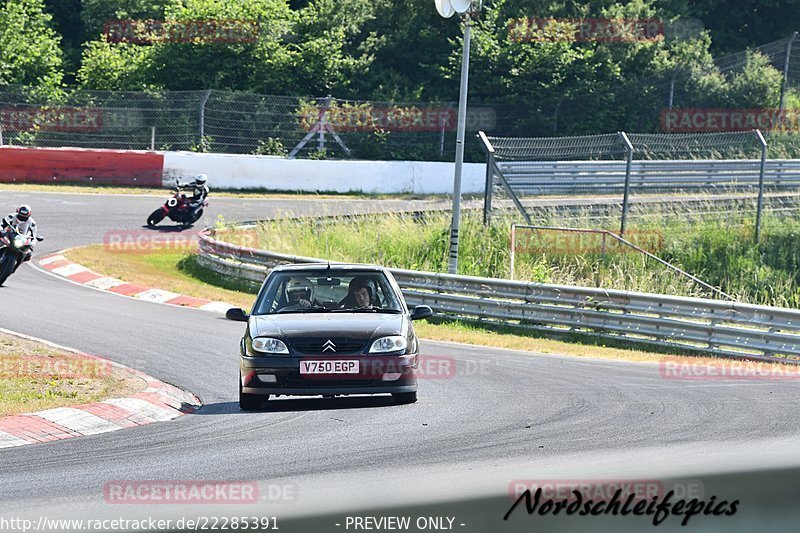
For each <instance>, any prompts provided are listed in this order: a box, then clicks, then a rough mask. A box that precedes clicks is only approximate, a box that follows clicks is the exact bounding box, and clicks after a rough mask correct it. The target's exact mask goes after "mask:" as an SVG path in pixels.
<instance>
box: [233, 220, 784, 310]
mask: <svg viewBox="0 0 800 533" xmlns="http://www.w3.org/2000/svg"><path fill="white" fill-rule="evenodd" d="M540 215H541V217H540V223H541V224H543V225H561V226H565V225H568V226H572V227H590V228H592V227H599V228H602V227H604V226H605V229H612V230H616V228H612V227H611V226H610V225H611V224H612V223H613V224H616V223H617V222H616V219H615V217H605V216H603V215H602V214H598V213H597V212H594V211H591V212H590V211H588V210H587V211H584V212H582V211H581V210H578V211H576V212H573V213H571V214H569V215H568V216H565V215H563V214H559V213H558V212H557V211H552V212H546V211H543V212H541V213H540ZM640 215H641V214H640ZM648 215H649V216H639V217H638V218H636V219H635V220H634V222H633V223H632V225H631V226H629V227H630V228H631V229H630V232H629V235H630V239H631V240H633V241H634V242H635V241H637V239H639V240H640V241H641V244H642V246H643V247H645V248H650V249H652V250H651V251H653V252H654V253H655V254H656V255H657V256H659V257H660V258H662V259H664V260H666V261H668V262H669V263H671V264H673V265H675V266H677V267H679V268H682V269H684V270H686V271H687V272H689V273H691V274H693V275H694V276H697V277H698V278H700V279H702V280H703V281H705V282H707V283H709V284H711V285H712V286H715V287H718V288H720V289H721V290H723V291H724V292H726V293H728V294H731V295H733V296H734V297H736V298H737V299H738V300H739V301H742V302H750V303H760V304H767V305H779V306H784V307H798V308H800V216H798V215H796V214H795V215H792V216H788V217H787V216H785V217H780V218H779V217H777V216H765V218H764V220H763V222H762V224H763V225H762V230H761V242H760V244H759V245H756V244H755V241H754V238H753V234H754V231H753V228H754V222H753V220H752V219H751V217H750V215H749V214H746V215H744V216H731V217H725V216H720V213H712V214H705V215H703V216H694V217H692V216H688V215H687V214H686V212H681V211H680V209H674V210H665V211H662V212H659V213H648ZM518 221H519V220H518V217H516V216H515V215H505V216H499V217H496V218H495V219H494V220H493V222H492V224H491V225H490V226H489V227H485V226H484V225H483V221H482V216H481V213H479V212H474V211H467V212H465V213H464V215H463V218H462V223H461V232H460V237H461V239H460V246H459V273H460V274H466V275H474V276H483V277H497V278H508V277H509V275H510V271H509V265H510V225H511V223H512V222H518ZM449 226H450V214H449V212H432V213H427V214H425V215H422V216H412V215H405V214H381V215H371V216H364V217H357V218H352V219H347V220H343V219H336V220H308V219H305V220H291V219H279V220H275V221H268V222H262V223H260V224H259V226H258V227H257V228H256V230H255V234H254V235H253V234H252V233H250V234H249V235H244V234H241V233H238V234H237V232H232V233H230V234H226V235H225V239H226V240H231V241H234V242H237V241H239V242H245V241H246V242H247V243H248V244H250V245H253V237H255V245H256V246H257V247H260V248H265V249H269V250H274V251H279V252H284V253H291V254H296V255H302V256H310V257H319V258H326V259H331V260H335V261H352V262H363V263H377V264H381V265H385V266H389V267H397V268H408V269H414V270H427V271H434V272H446V271H447V253H448V241H449ZM540 233H541V232H540ZM532 235H533V234H531V233H529V234H527V236H526V234H525V232H520V233H518V241H517V247H516V249H517V254H516V259H515V271H514V278H515V279H520V280H527V281H534V282H542V283H559V284H570V285H584V286H594V287H603V288H610V289H611V288H613V289H622V290H634V291H644V292H655V293H663V294H675V295H686V296H709V297H718V296H716V295H715V294H714V293H712V292H710V291H707V290H706V289H703V288H702V287H701V286H699V285H698V284H696V283H695V282H693V281H691V280H690V279H688V278H687V277H684V276H681V275H679V274H676V273H673V272H672V271H670V270H669V269H667V268H666V267H664V266H662V265H659V264H658V263H657V262H655V261H653V260H651V259H647V258H645V257H644V256H643V255H641V254H638V253H631V251H630V250H629V249H627V248H624V247H620V246H618V245H616V244H614V243H613V242H612V241H610V240H608V241H607V242H606V247H605V248H603V247H602V243H601V237H600V236H599V235H590V236H587V237H583V238H581V239H580V240H579V241H577V242H578V245H577V246H576V245H574V244H575V242H576V241H574V240H573V241H570V240H569V239H566V238H565V237H563V236H559V237H558V238H554V237H552V236H551V237H548V238H545V237H543V236H542V235H541V234H539V235H536V236H532ZM654 235H656V236H658V238H657V239H654V237H653V236H654ZM537 239H538V240H537Z"/></svg>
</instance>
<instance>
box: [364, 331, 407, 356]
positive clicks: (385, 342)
mask: <svg viewBox="0 0 800 533" xmlns="http://www.w3.org/2000/svg"><path fill="white" fill-rule="evenodd" d="M407 346H408V341H406V338H405V337H401V336H399V335H392V336H391V337H381V338H380V339H378V340H376V341H375V342H373V343H372V346H370V348H369V353H387V352H398V351H400V350H405V349H406V347H407Z"/></svg>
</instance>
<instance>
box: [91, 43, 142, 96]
mask: <svg viewBox="0 0 800 533" xmlns="http://www.w3.org/2000/svg"><path fill="white" fill-rule="evenodd" d="M154 62H155V56H154V50H153V48H151V47H147V46H138V45H135V44H129V43H117V44H111V43H108V42H106V41H104V40H100V41H93V42H90V43H88V44H87V45H86V48H85V50H84V53H83V62H82V63H81V67H80V70H79V71H78V82H79V83H80V84H81V85H82V86H83V87H85V88H90V89H96V90H104V91H114V90H144V89H148V88H151V87H152V80H151V77H150V72H152V71H153V70H154V64H155V63H154Z"/></svg>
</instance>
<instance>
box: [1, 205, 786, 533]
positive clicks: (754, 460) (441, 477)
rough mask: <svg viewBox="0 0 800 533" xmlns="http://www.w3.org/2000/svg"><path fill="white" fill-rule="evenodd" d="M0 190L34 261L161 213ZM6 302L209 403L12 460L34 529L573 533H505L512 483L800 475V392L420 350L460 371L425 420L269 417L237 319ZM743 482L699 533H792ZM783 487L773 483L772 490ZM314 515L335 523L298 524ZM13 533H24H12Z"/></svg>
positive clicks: (76, 343) (384, 405) (363, 406)
mask: <svg viewBox="0 0 800 533" xmlns="http://www.w3.org/2000/svg"><path fill="white" fill-rule="evenodd" d="M0 194H1V196H0V198H2V202H0V210H2V209H6V211H10V209H11V208H12V207H13V206H15V205H18V204H19V203H21V202H28V203H30V204H32V206H33V209H34V214H35V218H36V220H37V222H38V224H39V226H40V231H41V233H42V234H44V235H45V236H46V241H45V242H43V243H41V244H40V245H39V247H38V248H37V255H38V256H41V255H43V254H44V253H46V252H52V251H57V250H60V249H63V248H66V247H70V246H75V245H79V244H86V243H94V242H103V238H104V235H106V233H107V232H108V231H119V230H140V229H143V228H142V224H143V221H144V219H145V217H146V215H147V214H148V213H150V211H152V210H153V209H154V208H155V207H157V206H158V205H159V204H160V203H161V202H162V201H163V198H162V197H137V196H112V195H78V194H50V193H21V192H7V191H4V192H2V193H0ZM430 205H431V204H429V203H426V202H417V203H413V202H411V203H410V202H399V201H389V200H385V201H378V202H375V201H368V200H352V201H351V200H325V201H323V200H317V199H309V200H284V199H281V200H269V199H252V200H240V199H233V198H214V197H213V196H212V198H211V206H210V209H209V211H208V213H207V214H206V217H205V221H206V222H207V223H212V222H213V221H214V220H215V219H216V216H217V214H222V215H224V217H225V219H226V220H228V221H233V220H252V219H256V218H263V217H270V216H275V215H276V213H286V212H287V211H291V212H292V213H293V214H298V215H299V214H314V213H320V211H321V210H324V211H325V212H329V213H335V212H336V213H339V212H363V211H366V210H377V209H382V210H392V209H400V208H403V209H416V208H425V207H426V206H430ZM0 302H2V308H3V310H4V312H3V313H2V314H0V327H4V328H8V329H11V330H15V331H19V332H22V333H26V334H30V335H35V336H38V337H41V338H44V339H47V340H49V341H52V342H56V343H61V344H64V345H67V346H70V347H73V348H77V349H79V350H83V351H86V352H89V353H93V354H98V355H103V356H106V357H108V358H110V359H112V360H114V361H118V362H120V363H122V364H125V365H128V366H130V367H133V368H136V369H139V370H142V371H144V372H146V373H148V374H151V375H153V376H156V377H158V378H160V379H162V380H164V381H167V382H170V383H172V384H175V385H177V386H179V387H182V388H184V389H186V390H189V391H191V392H193V393H195V394H196V395H198V396H199V397H200V399H201V400H202V401H203V404H204V406H203V407H202V408H201V409H200V410H198V411H197V412H195V413H194V414H190V415H187V416H183V417H180V418H179V419H177V420H174V421H170V422H165V423H157V424H151V425H148V426H143V427H137V428H134V429H126V430H121V431H116V432H112V433H106V434H102V435H97V436H92V437H84V438H75V439H69V440H66V441H60V442H52V443H46V444H38V445H32V446H24V447H20V448H9V449H4V450H0V518H6V519H9V518H14V517H19V518H29V519H32V520H34V524H35V525H39V523H38V519H39V518H40V517H45V518H46V519H47V520H50V519H66V518H82V519H87V520H88V519H111V518H130V519H133V518H136V519H142V518H148V517H150V518H153V517H155V518H164V519H167V518H169V519H172V520H178V519H179V518H181V517H199V516H205V517H222V516H225V515H227V516H230V515H236V514H238V515H240V516H277V517H278V519H279V521H283V520H288V522H285V523H283V524H282V525H281V530H283V531H306V530H311V529H313V530H315V531H348V530H349V531H353V530H355V529H353V528H352V527H350V528H346V527H345V526H346V517H347V516H348V515H360V516H361V515H365V514H372V515H377V514H380V513H377V514H376V513H375V512H370V511H365V509H370V508H381V509H388V508H389V507H402V506H406V505H408V506H419V505H425V504H428V505H433V507H429V508H419V509H421V510H418V511H414V512H424V513H430V514H432V515H433V514H435V515H437V516H438V515H447V514H448V513H449V515H450V516H453V517H454V518H455V522H454V525H453V529H454V530H455V531H534V530H543V528H544V526H545V524H547V528H550V529H552V530H565V531H566V530H571V529H573V528H568V529H563V528H562V526H563V523H561V522H557V521H555V522H554V521H551V522H541V523H537V522H536V518H535V517H532V518H530V519H526V520H521V519H517V520H515V521H510V522H504V521H503V520H502V516H503V514H505V512H506V511H507V509H508V507H509V504H510V499H509V498H508V497H505V498H503V495H506V494H507V491H508V490H509V484H510V483H511V482H512V481H513V480H539V481H544V480H585V479H605V480H614V479H618V480H619V479H621V480H630V479H648V480H654V479H655V480H663V479H668V478H675V477H683V478H690V479H694V480H698V479H706V478H705V477H704V476H706V475H708V474H712V473H726V472H737V471H749V470H758V469H762V468H775V467H780V468H782V469H787V468H789V467H797V466H800V384H798V382H797V381H776V380H768V381H731V380H719V379H717V380H702V381H681V380H670V379H664V378H663V377H662V375H661V373H660V372H659V367H658V365H656V364H641V363H638V364H637V363H623V362H609V361H601V360H592V359H578V358H569V357H559V356H552V355H549V356H548V355H537V354H530V353H523V352H515V351H510V350H501V349H490V348H482V347H481V348H478V347H467V346H462V345H457V344H449V343H440V342H432V341H423V343H422V354H423V355H428V356H441V357H448V358H453V359H454V360H455V361H456V362H457V364H456V371H455V372H454V373H453V374H452V375H449V376H448V377H444V378H439V379H423V380H421V383H420V392H419V401H418V402H417V403H416V404H413V405H394V404H392V402H391V401H390V400H388V399H387V398H383V397H352V398H339V399H335V400H322V399H291V400H288V399H279V400H275V401H273V400H270V403H268V406H267V407H266V408H265V409H264V410H263V411H259V412H249V413H244V412H240V411H239V409H238V405H237V403H236V400H237V397H236V395H237V387H236V383H237V365H238V361H237V357H238V355H237V343H238V339H239V337H240V336H241V333H242V330H243V325H242V324H241V323H236V322H230V321H227V320H225V319H224V318H221V317H220V316H218V315H215V314H212V313H207V312H203V311H199V310H194V309H183V308H174V307H171V306H163V305H158V304H153V303H148V302H144V301H137V300H133V299H129V298H124V297H120V296H116V295H112V294H106V293H101V292H99V291H95V290H92V289H90V288H86V287H83V286H78V285H75V284H71V283H69V282H66V281H64V280H63V279H59V278H56V277H54V276H52V275H49V274H46V273H44V272H42V271H40V270H37V269H35V268H33V267H31V266H30V265H26V266H24V267H22V268H21V269H20V271H18V272H17V273H16V274H15V275H14V276H12V277H11V278H10V279H9V281H8V282H7V285H6V286H4V287H2V288H0ZM708 479H711V478H708ZM736 479H737V480H738V481H737V480H734V481H732V482H730V483H728V482H722V483H713V482H712V481H708V482H707V483H706V494H705V496H706V498H708V497H709V496H710V494H708V490H709V489H710V488H712V487H713V489H714V490H715V491H716V490H717V489H719V491H720V493H718V494H716V495H717V496H718V499H726V498H727V499H735V498H737V497H740V496H741V497H745V496H747V495H748V494H749V495H750V498H751V504H752V505H751V507H750V508H749V509H748V508H747V504H748V502H747V501H743V502H742V510H741V511H740V513H739V515H738V516H735V517H730V518H716V517H708V518H705V519H697V520H695V521H694V525H695V526H697V525H702V526H703V527H704V530H726V531H731V530H736V529H738V528H739V526H741V529H740V530H742V531H746V530H752V527H753V526H754V525H757V526H758V527H764V526H765V525H767V526H770V527H771V528H772V529H773V530H786V531H790V530H796V524H797V523H800V522H797V521H796V519H797V515H796V514H795V515H793V516H792V517H791V518H792V520H788V519H787V518H786V517H785V516H783V515H780V514H779V513H778V512H777V511H776V512H775V513H773V514H772V515H769V516H767V514H768V512H769V511H768V510H765V509H766V508H764V507H763V506H762V507H759V506H758V505H756V504H755V503H754V502H755V500H757V499H758V495H759V494H761V496H763V495H764V494H765V493H764V492H760V491H754V490H753V489H752V487H751V486H745V485H742V483H746V481H742V479H741V478H736ZM773 479H777V478H766V481H764V480H762V481H761V482H762V483H766V484H767V487H770V483H771V480H773ZM127 480H160V481H163V482H187V481H193V480H207V481H223V480H224V481H253V482H257V484H258V486H259V489H260V492H259V495H260V496H259V498H260V501H259V502H257V503H250V504H245V505H230V504H222V503H220V504H204V505H196V504H184V505H174V504H158V503H153V502H152V501H150V502H144V503H142V504H115V503H109V502H108V501H106V500H105V499H104V487H107V486H108V484H109V483H115V482H120V481H127ZM787 483H788V484H785V485H780V487H782V488H781V489H780V490H782V491H783V492H781V494H784V493H785V492H786V490H788V491H790V492H792V491H793V492H792V494H794V495H797V494H800V488H798V487H800V481H798V478H797V477H796V476H795V477H793V478H792V479H791V480H790V481H788V482H787ZM773 485H774V486H772V487H771V488H772V489H775V490H777V489H776V487H777V486H778V485H777V483H774V484H773ZM766 490H769V489H766ZM726 491H727V492H728V493H727V494H725V492H726ZM279 493H280V495H279ZM486 496H495V497H500V499H495V500H492V501H488V500H483V501H482V504H481V505H482V506H479V505H478V504H475V505H473V504H470V503H464V501H462V502H461V503H459V502H458V501H457V500H465V499H470V498H483V497H486ZM448 502H452V503H448ZM761 504H764V502H761V503H760V504H759V505H761ZM478 510H479V512H478ZM386 512H388V511H386ZM748 513H749V514H748ZM384 514H385V513H384ZM309 515H324V517H323V518H320V519H318V521H317V522H313V523H312V522H296V523H293V522H291V519H292V518H293V517H301V516H309ZM414 519H416V516H415V517H414ZM787 520H788V521H787ZM45 524H46V522H45ZM173 524H175V522H173ZM336 524H340V525H336ZM461 524H464V525H461ZM678 524H679V521H678V520H672V521H668V522H667V525H666V527H664V526H662V527H659V528H658V530H659V531H664V530H667V529H670V528H672V527H675V528H677V529H680V526H679V525H678ZM690 525H692V524H690ZM573 526H575V527H582V528H585V527H590V522H589V519H588V518H586V519H583V520H582V521H579V522H575V523H573ZM790 526H791V527H790ZM625 527H627V528H633V529H630V530H647V529H649V528H651V527H652V525H651V523H650V522H649V521H648V520H646V519H641V518H632V517H629V518H628V519H626V520H624V521H623V522H621V523H620V524H616V525H614V526H613V527H612V529H614V530H621V529H623V528H625ZM792 528H793V529H792ZM1 529H5V530H8V531H13V530H15V529H14V528H13V527H10V526H8V524H7V527H5V528H1ZM109 529H110V527H109ZM695 529H697V528H696V527H695ZM16 530H21V529H16ZM40 530H41V529H40ZM45 530H57V529H55V528H54V527H52V526H51V529H45ZM64 530H68V529H64ZM71 530H75V531H78V530H79V529H77V528H73V529H71ZM84 530H85V529H84ZM117 530H119V529H117ZM362 530H363V529H362ZM410 530H411V531H418V529H415V528H411V529H410ZM683 530H684V531H687V530H692V527H689V528H684V529H683Z"/></svg>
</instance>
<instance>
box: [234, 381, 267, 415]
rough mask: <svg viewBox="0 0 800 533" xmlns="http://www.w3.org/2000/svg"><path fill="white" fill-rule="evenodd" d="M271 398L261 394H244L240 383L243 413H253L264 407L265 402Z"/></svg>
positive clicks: (240, 399)
mask: <svg viewBox="0 0 800 533" xmlns="http://www.w3.org/2000/svg"><path fill="white" fill-rule="evenodd" d="M268 398H269V396H261V395H260V394H247V393H244V392H242V383H241V381H240V382H239V409H241V410H242V411H253V410H254V409H258V408H259V407H261V406H262V405H264V400H266V399H268Z"/></svg>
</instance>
